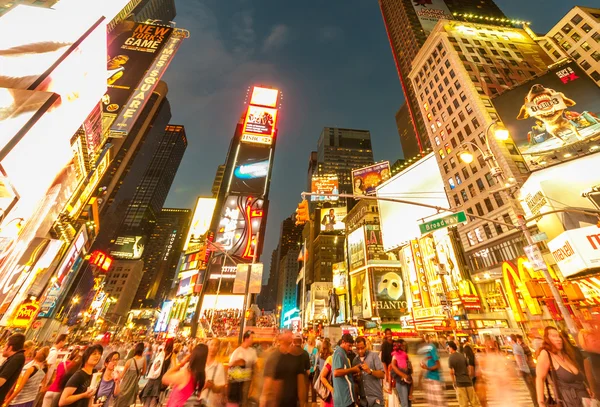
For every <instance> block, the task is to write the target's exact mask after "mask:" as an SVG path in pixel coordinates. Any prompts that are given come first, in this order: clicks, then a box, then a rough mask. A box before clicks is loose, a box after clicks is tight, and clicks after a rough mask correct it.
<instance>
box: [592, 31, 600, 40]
mask: <svg viewBox="0 0 600 407" xmlns="http://www.w3.org/2000/svg"><path fill="white" fill-rule="evenodd" d="M592 39H593V40H594V41H596V42H600V33H594V34H592Z"/></svg>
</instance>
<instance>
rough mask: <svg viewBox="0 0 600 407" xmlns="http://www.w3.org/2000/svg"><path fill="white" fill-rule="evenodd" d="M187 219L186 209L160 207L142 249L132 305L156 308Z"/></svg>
mask: <svg viewBox="0 0 600 407" xmlns="http://www.w3.org/2000/svg"><path fill="white" fill-rule="evenodd" d="M190 219H191V211H190V210H189V209H177V208H163V210H162V211H160V214H159V216H158V219H157V221H156V226H155V227H154V230H153V231H152V233H151V234H150V236H149V238H148V243H147V245H146V247H145V250H144V256H143V258H142V260H144V274H143V275H142V279H141V281H140V285H139V286H138V289H137V293H136V294H135V298H134V301H133V307H134V308H157V307H160V305H161V303H162V302H163V300H165V299H166V297H167V294H168V291H169V288H170V287H171V285H172V284H173V279H174V278H175V274H176V271H177V263H178V261H179V254H180V253H181V251H182V250H183V243H184V240H185V237H186V236H187V232H188V228H189V224H190Z"/></svg>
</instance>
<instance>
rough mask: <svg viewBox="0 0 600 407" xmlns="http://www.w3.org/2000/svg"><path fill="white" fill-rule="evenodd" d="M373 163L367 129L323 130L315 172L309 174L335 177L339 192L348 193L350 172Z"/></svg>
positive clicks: (334, 128)
mask: <svg viewBox="0 0 600 407" xmlns="http://www.w3.org/2000/svg"><path fill="white" fill-rule="evenodd" d="M373 162H374V160H373V149H372V147H371V132H370V131H369V130H356V129H342V128H337V127H325V128H323V131H322V132H321V135H320V137H319V144H318V147H317V168H316V169H317V171H316V174H315V173H313V175H333V174H335V175H337V177H338V182H339V190H340V193H342V192H345V193H349V194H350V193H352V170H353V169H356V168H360V167H365V166H367V165H370V164H373ZM311 163H312V161H311Z"/></svg>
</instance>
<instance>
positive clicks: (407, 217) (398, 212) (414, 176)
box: [377, 153, 450, 251]
mask: <svg viewBox="0 0 600 407" xmlns="http://www.w3.org/2000/svg"><path fill="white" fill-rule="evenodd" d="M377 196H378V197H384V198H397V199H402V200H406V201H411V202H416V203H423V204H428V205H435V206H440V207H442V208H449V206H450V205H449V202H448V198H447V197H446V192H445V191H444V181H443V179H442V176H441V175H440V170H439V167H438V165H437V162H436V160H435V156H434V155H433V153H430V154H429V155H427V156H426V157H424V158H423V159H421V160H420V161H418V162H416V163H415V164H413V165H412V166H410V167H408V168H407V169H406V170H404V171H402V172H400V173H398V174H396V175H395V176H394V177H392V178H391V179H390V180H389V181H388V182H386V183H384V184H382V185H380V186H379V187H378V188H377ZM377 204H378V206H379V217H380V221H381V234H382V237H383V246H384V249H385V251H389V250H392V249H394V248H397V247H399V246H402V245H403V244H405V243H407V242H408V241H410V240H411V239H415V238H418V237H420V236H421V232H420V230H419V223H421V221H420V220H421V219H423V218H427V217H431V216H434V215H436V214H437V211H436V210H435V209H431V208H425V207H422V206H415V205H410V204H404V203H398V202H388V201H377ZM440 215H441V214H440ZM399 225H402V227H399Z"/></svg>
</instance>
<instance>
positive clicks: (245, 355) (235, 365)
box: [228, 331, 258, 406]
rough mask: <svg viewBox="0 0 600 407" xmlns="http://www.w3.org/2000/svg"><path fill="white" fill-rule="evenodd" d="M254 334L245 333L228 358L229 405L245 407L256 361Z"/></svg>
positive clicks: (250, 332)
mask: <svg viewBox="0 0 600 407" xmlns="http://www.w3.org/2000/svg"><path fill="white" fill-rule="evenodd" d="M253 343H254V332H253V331H246V332H244V336H243V337H242V344H241V345H240V346H239V347H238V348H237V349H236V350H234V351H233V353H232V354H231V357H230V358H229V370H228V374H229V396H228V400H229V404H228V405H238V406H245V405H246V399H247V398H248V391H249V390H250V382H251V380H252V369H253V368H254V365H255V364H256V360H257V359H258V357H257V355H256V350H255V349H254V348H253V347H252V344H253Z"/></svg>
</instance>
